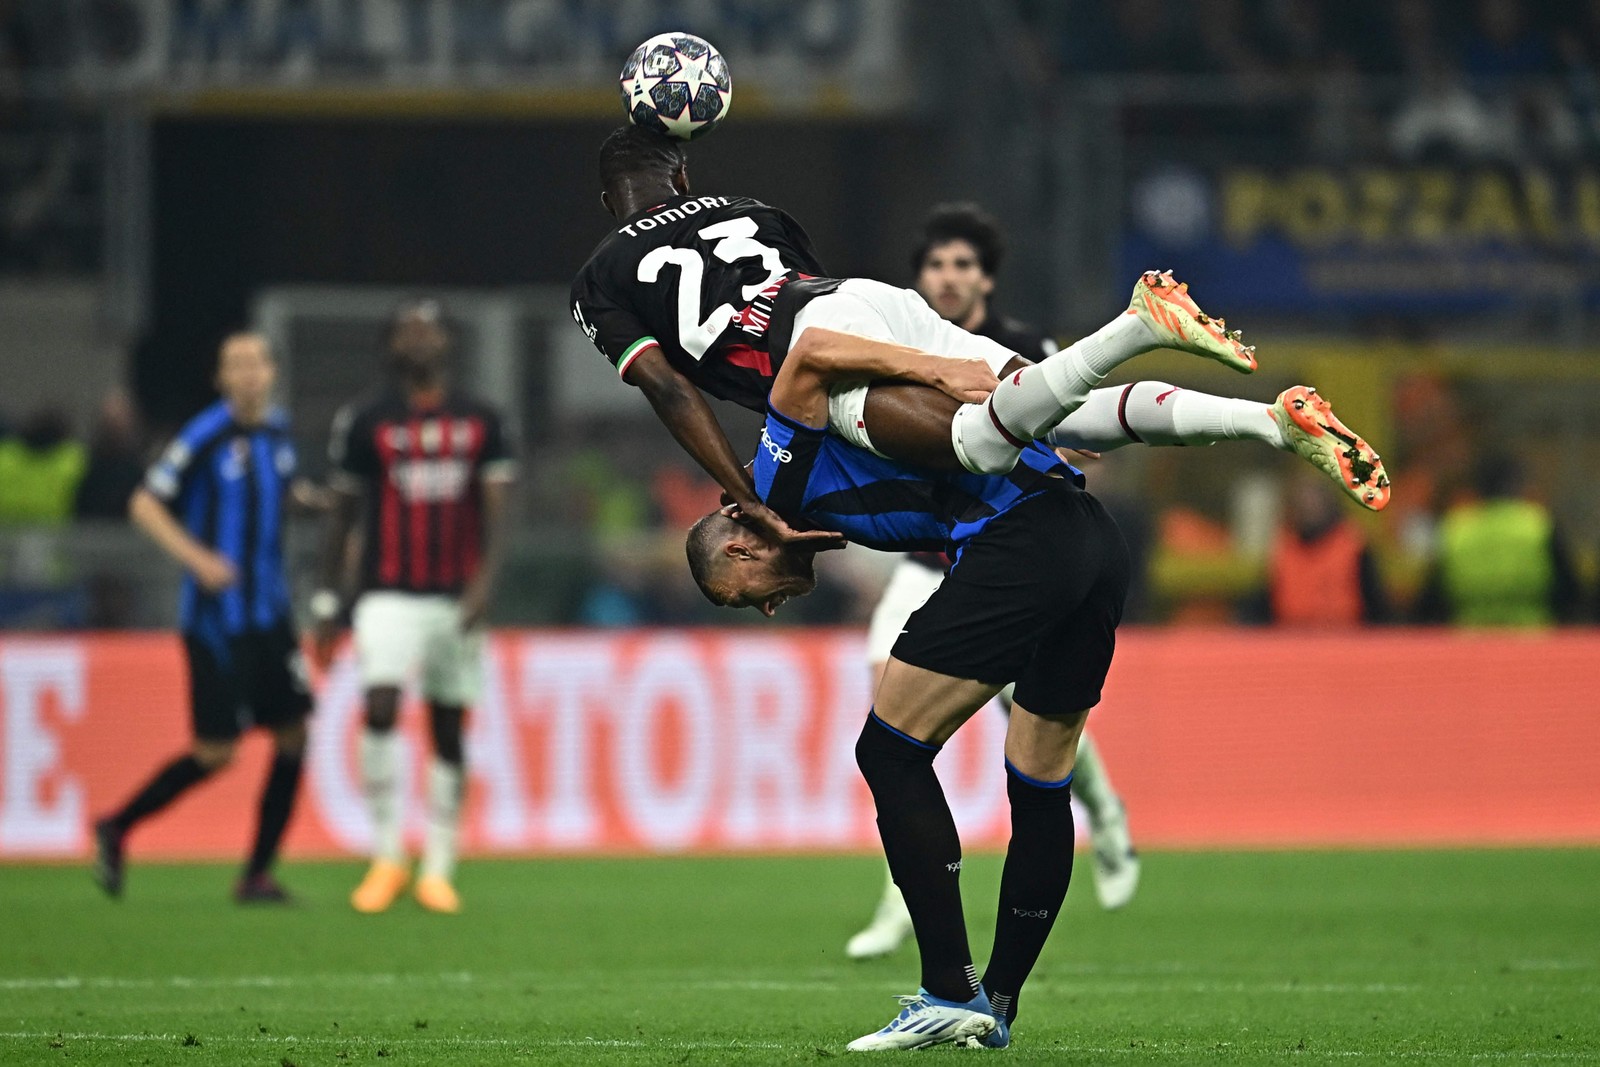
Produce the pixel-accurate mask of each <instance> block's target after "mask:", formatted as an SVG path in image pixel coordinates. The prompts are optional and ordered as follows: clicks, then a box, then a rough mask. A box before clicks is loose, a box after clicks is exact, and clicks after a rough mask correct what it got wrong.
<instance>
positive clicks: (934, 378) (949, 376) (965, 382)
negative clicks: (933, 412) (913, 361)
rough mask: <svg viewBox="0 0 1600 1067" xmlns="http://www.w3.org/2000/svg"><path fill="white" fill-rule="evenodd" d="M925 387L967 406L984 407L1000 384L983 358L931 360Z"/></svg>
mask: <svg viewBox="0 0 1600 1067" xmlns="http://www.w3.org/2000/svg"><path fill="white" fill-rule="evenodd" d="M926 367H927V381H926V383H925V384H927V385H931V386H933V387H934V388H935V389H937V390H939V391H940V392H942V393H945V394H947V395H949V396H952V397H954V398H955V399H957V400H959V401H961V402H962V403H963V404H981V403H983V402H984V401H985V400H987V399H989V394H990V393H992V392H994V391H995V389H996V388H997V387H998V386H999V385H1000V379H999V378H996V377H995V376H994V371H992V370H990V369H989V364H987V363H985V362H984V361H983V360H981V359H935V360H929V361H928V362H927V364H926Z"/></svg>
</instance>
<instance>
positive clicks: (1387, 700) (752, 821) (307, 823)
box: [0, 629, 1600, 858]
mask: <svg viewBox="0 0 1600 1067" xmlns="http://www.w3.org/2000/svg"><path fill="white" fill-rule="evenodd" d="M1596 664H1600V634H1595V633H1577V632H1571V633H1552V634H1544V635H1522V634H1503V633H1454V632H1446V631H1432V632H1422V631H1411V632H1407V631H1378V632H1366V633H1361V632H1356V633H1349V634H1344V635H1327V636H1322V635H1312V634H1289V633H1278V632H1267V631H1248V630H1183V629H1179V630H1143V631H1141V630H1131V631H1128V632H1126V633H1125V634H1124V635H1123V636H1122V639H1121V640H1120V642H1119V647H1118V654H1117V664H1116V666H1115V668H1114V670H1113V675H1112V680H1111V682H1110V684H1109V686H1108V688H1107V691H1106V695H1105V700H1104V702H1103V703H1102V704H1101V707H1100V710H1098V711H1097V712H1096V713H1095V715H1094V716H1093V717H1092V720H1091V728H1092V730H1093V732H1094V734H1095V736H1096V738H1097V739H1098V741H1099V743H1100V746H1101V751H1102V753H1103V755H1104V757H1105V760H1106V763H1107V766H1108V767H1109V768H1110V771H1111V774H1112V776H1113V779H1114V780H1115V782H1116V784H1117V785H1118V787H1119V788H1120V789H1121V791H1122V793H1123V794H1124V797H1125V799H1126V801H1127V804H1128V808H1129V812H1130V817H1131V819H1132V825H1133V828H1134V832H1135V835H1136V838H1137V840H1138V842H1139V843H1140V845H1141V846H1143V847H1146V848H1149V847H1184V848H1196V847H1292V846H1312V847H1316V846H1400V845H1490V844H1493V845H1507V844H1534V843H1561V842H1574V843H1576V842H1588V843H1593V842H1600V775H1596V773H1595V769H1596V766H1597V763H1596V755H1595V754H1596V752H1597V751H1600V750H1597V748H1596V745H1595V741H1594V733H1593V730H1594V714H1595V708H1596V704H1595V700H1594V696H1593V689H1592V675H1593V672H1594V668H1595V665H1596ZM486 668H487V684H486V687H485V691H484V695H483V699H482V701H481V702H480V704H479V706H478V707H477V708H475V709H474V711H473V715H472V719H471V724H470V736H469V742H468V744H469V749H468V751H469V764H470V768H471V776H472V782H471V788H470V797H469V802H468V812H467V829H466V841H467V846H468V849H469V850H470V851H472V852H476V853H480V854H483V853H512V854H534V853H634V852H662V853H671V852H681V851H716V852H739V851H786V850H850V849H871V848H874V847H876V844H877V840H876V833H875V829H874V825H873V819H872V812H871V806H870V801H869V798H868V796H867V793H866V790H865V787H864V786H863V785H862V783H861V781H860V779H859V777H858V775H857V772H856V769H855V763H854V754H853V748H854V743H855V738H856V735H857V733H858V732H859V730H860V726H861V722H862V718H863V716H864V714H865V712H866V710H867V708H868V706H869V702H870V695H869V693H868V683H867V677H866V670H865V668H864V666H863V664H862V637H861V635H860V634H859V633H857V632H854V631H847V630H815V631H797V630H784V631H779V632H773V633H771V634H753V633H752V632H750V631H748V630H741V631H667V630H663V631H632V632H581V631H512V632H504V633H499V634H497V635H495V637H494V639H493V640H492V641H491V642H490V643H489V646H488V649H487V651H486ZM319 683H320V684H319V686H318V691H319V702H318V708H317V713H316V717H315V720H314V724H313V734H312V747H311V750H310V753H309V757H308V758H309V761H310V762H309V773H308V774H307V776H306V780H305V785H304V792H303V793H302V796H301V805H300V808H299V811H298V813H297V817H296V822H295V824H294V826H293V828H292V831H291V834H290V838H289V850H290V852H291V853H292V854H295V855H300V856H327V855H339V854H344V853H350V852H355V851H359V850H361V849H362V848H363V847H364V845H365V843H366V838H367V825H366V816H365V813H364V809H363V805H362V802H361V794H360V787H359V782H358V780H357V776H356V760H355V752H356V736H357V732H358V730H359V728H360V699H359V698H360V693H359V683H358V680H357V677H356V672H355V667H354V664H353V662H352V661H351V659H350V657H349V656H348V655H346V656H344V657H343V658H341V659H340V660H339V661H338V662H337V663H336V664H335V665H334V667H333V668H332V670H331V671H330V673H329V675H328V677H327V678H325V679H320V680H319ZM420 710H421V709H420V708H417V707H415V706H413V707H411V708H410V709H409V710H408V713H407V714H406V717H405V726H406V736H407V738H408V743H409V748H408V753H409V758H408V761H407V762H408V772H407V775H408V781H409V782H410V789H409V794H410V795H409V801H408V818H409V822H410V826H411V829H412V831H413V832H414V833H415V834H418V835H420V830H421V817H422V804H421V800H420V797H421V795H422V790H421V778H422V775H421V772H422V769H423V767H424V762H425V754H426V750H425V748H424V747H423V742H422V738H423V733H422V730H421V725H422V723H421V715H420ZM187 716H188V712H187V702H186V679H185V671H184V665H183V660H182V653H181V650H180V646H179V645H178V642H177V641H176V639H175V638H173V637H170V636H165V635H153V634H106V635H98V636H87V637H79V636H73V637H26V638H23V637H15V638H4V639H0V858H21V857H36V858H48V857H58V858H69V857H77V856H82V855H85V854H86V852H87V849H88V836H87V823H88V820H89V818H90V817H91V815H92V814H93V813H98V812H101V811H103V810H105V809H107V808H108V807H110V806H111V805H113V804H114V803H116V802H118V801H120V800H121V799H122V798H123V797H124V796H125V795H126V794H127V793H128V792H129V791H130V790H131V789H132V788H133V787H134V786H135V785H136V784H138V783H139V782H141V781H142V780H143V779H144V778H145V777H146V776H147V775H148V774H150V773H151V772H152V771H153V770H154V769H155V768H156V766H158V764H159V763H160V762H162V761H164V760H166V759H167V758H169V757H170V756H171V755H172V754H173V753H174V752H175V751H177V750H178V749H179V747H180V746H182V745H183V744H185V743H186V739H187V730H188V718H187ZM1004 730H1005V720H1004V718H1003V717H1002V716H1001V715H1000V714H999V713H998V712H996V711H993V710H986V711H984V712H981V713H980V714H978V715H977V716H975V717H974V719H973V720H972V722H970V723H969V724H968V725H967V726H966V727H965V728H964V729H963V730H962V731H961V733H960V734H959V735H958V736H957V738H956V739H955V740H954V741H953V742H952V743H951V744H950V745H949V746H947V749H946V751H945V752H944V753H943V754H942V755H941V757H940V759H939V763H938V766H939V770H940V774H941V777H942V778H943V779H944V782H945V784H946V788H947V790H948V792H949V794H950V798H951V803H952V807H953V808H954V809H955V811H956V814H957V818H958V821H959V822H960V823H961V825H962V827H963V832H964V834H965V836H966V840H967V843H968V846H969V847H972V848H994V847H1000V846H1002V845H1003V844H1004V842H1005V840H1006V837H1007V830H1008V813H1007V809H1006V795H1005V782H1004V776H1003V774H1002V772H1001V745H1002V741H1003V736H1004ZM266 756H267V743H266V741H265V739H264V738H261V737H259V736H257V737H253V738H250V739H247V741H246V742H245V744H244V745H243V746H242V750H241V755H240V759H239V761H238V762H237V763H236V764H235V766H234V767H232V768H231V769H229V770H228V771H226V772H225V773H223V774H222V775H220V776H219V777H218V779H217V780H216V781H213V782H210V783H207V784H206V785H204V786H203V787H201V788H200V789H198V790H196V791H195V793H193V794H191V795H189V796H186V797H184V798H183V799H182V800H180V801H179V802H178V803H177V805H176V806H175V807H174V808H173V809H172V810H171V811H169V812H167V813H165V814H164V815H163V816H162V817H160V818H158V819H156V820H153V821H152V822H151V823H149V824H147V825H146V826H145V827H142V828H141V829H140V831H139V832H138V835H137V837H136V838H135V844H134V847H135V849H136V854H142V855H146V856H152V855H156V856H167V857H230V858H231V857H236V856H238V855H239V854H241V852H242V850H243V849H244V848H245V846H246V844H247V842H248V840H249V836H250V833H251V831H252V828H253V824H254V818H255V798H256V794H257V790H258V789H259V786H260V782H261V775H262V771H263V768H264V765H265V759H266ZM1081 822H1082V821H1081V820H1080V829H1081Z"/></svg>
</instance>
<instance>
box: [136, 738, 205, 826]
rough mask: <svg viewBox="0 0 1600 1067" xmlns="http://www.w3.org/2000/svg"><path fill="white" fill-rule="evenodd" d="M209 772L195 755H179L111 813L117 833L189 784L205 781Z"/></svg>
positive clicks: (150, 812)
mask: <svg viewBox="0 0 1600 1067" xmlns="http://www.w3.org/2000/svg"><path fill="white" fill-rule="evenodd" d="M210 773H211V772H210V771H208V770H206V769H205V768H204V767H202V766H201V765H200V761H199V760H197V759H195V758H194V756H192V755H184V756H179V757H178V758H177V759H175V760H173V761H172V762H171V763H169V764H167V765H166V766H165V767H163V768H161V770H159V771H157V772H156V775H155V777H154V778H151V779H150V780H149V781H148V782H146V783H145V785H144V788H143V789H140V790H139V791H138V792H137V793H135V794H134V795H133V799H132V800H130V801H128V803H127V804H125V805H124V806H123V808H122V810H121V811H119V812H117V813H116V814H115V815H113V816H111V824H112V825H113V826H115V827H116V828H117V831H118V832H119V833H124V834H125V833H127V832H128V831H129V830H131V829H133V827H134V826H135V825H136V824H137V823H138V822H140V821H141V820H143V819H146V818H148V817H149V816H151V815H154V814H155V813H156V812H158V811H160V810H161V809H162V808H164V807H166V806H167V805H168V804H171V803H172V802H173V801H174V800H177V799H178V797H179V796H181V795H182V794H183V793H184V791H185V790H187V789H188V788H189V787H190V786H193V785H196V784H198V783H200V782H202V781H204V780H205V778H206V776H207V775H209V774H210Z"/></svg>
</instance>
